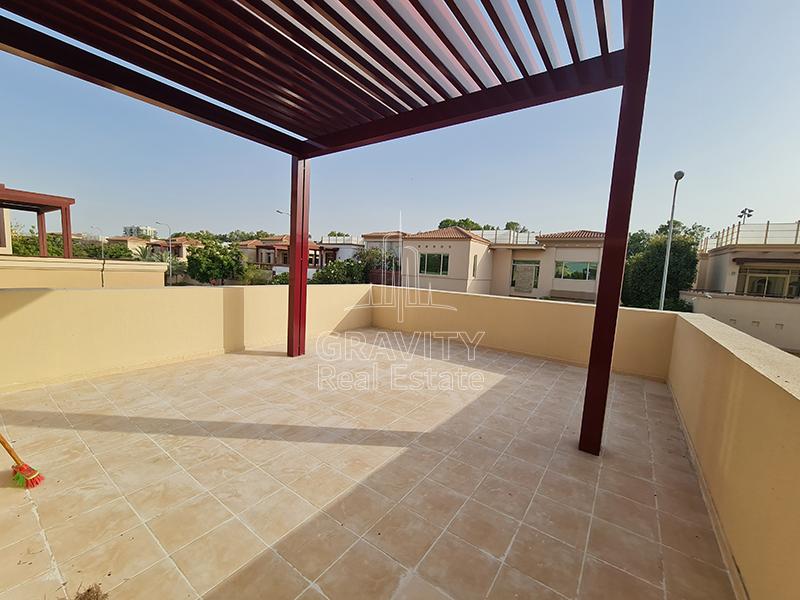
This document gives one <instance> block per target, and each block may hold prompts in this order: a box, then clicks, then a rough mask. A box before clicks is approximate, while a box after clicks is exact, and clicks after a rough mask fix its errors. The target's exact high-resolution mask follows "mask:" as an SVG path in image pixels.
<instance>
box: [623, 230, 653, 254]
mask: <svg viewBox="0 0 800 600" xmlns="http://www.w3.org/2000/svg"><path fill="white" fill-rule="evenodd" d="M652 237H653V234H652V233H649V232H647V231H645V230H644V229H640V230H639V231H634V232H633V233H632V234H630V235H629V236H628V254H627V257H628V258H630V257H631V256H633V255H634V254H639V253H640V252H641V251H642V250H644V249H645V247H646V246H647V244H648V242H649V241H650V239H651V238H652Z"/></svg>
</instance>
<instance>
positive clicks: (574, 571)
mask: <svg viewBox="0 0 800 600" xmlns="http://www.w3.org/2000/svg"><path fill="white" fill-rule="evenodd" d="M582 555H583V554H582V552H579V551H578V550H576V549H575V548H572V547H571V546H568V545H566V544H564V543H563V542H560V541H558V540H556V539H554V538H552V537H550V536H548V535H546V534H544V533H541V532H539V531H536V530H534V529H531V528H530V527H528V526H526V525H522V526H521V527H520V529H519V531H518V532H517V537H516V538H514V542H513V543H512V544H511V548H510V549H509V551H508V555H507V556H506V563H507V564H509V565H510V566H512V567H514V568H515V569H517V570H519V571H521V572H522V573H524V574H525V575H527V576H528V577H531V578H533V579H535V580H537V581H539V582H541V583H543V584H544V585H546V586H547V587H549V588H551V589H553V590H556V591H557V592H559V593H561V594H564V595H565V596H567V597H570V598H571V597H573V596H574V595H575V592H576V590H577V588H578V576H579V574H580V569H581V557H582Z"/></svg>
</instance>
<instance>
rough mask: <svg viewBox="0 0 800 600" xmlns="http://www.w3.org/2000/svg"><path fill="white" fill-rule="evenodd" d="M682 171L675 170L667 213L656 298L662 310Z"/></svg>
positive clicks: (659, 308)
mask: <svg viewBox="0 0 800 600" xmlns="http://www.w3.org/2000/svg"><path fill="white" fill-rule="evenodd" d="M683 176H684V172H683V171H675V175H674V177H675V187H674V188H673V189H672V210H671V211H670V213H669V232H668V233H667V253H666V256H665V257H664V275H663V276H662V277H661V296H660V297H659V299H658V310H664V296H666V294H667V271H668V270H669V251H670V249H671V247H672V227H673V225H674V220H673V218H674V217H675V197H676V196H677V195H678V182H679V181H680V180H681V179H683Z"/></svg>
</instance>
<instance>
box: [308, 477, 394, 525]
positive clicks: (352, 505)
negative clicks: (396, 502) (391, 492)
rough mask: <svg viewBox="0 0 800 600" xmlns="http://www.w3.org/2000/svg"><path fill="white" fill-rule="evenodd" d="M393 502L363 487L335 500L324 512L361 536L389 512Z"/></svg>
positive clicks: (349, 491)
mask: <svg viewBox="0 0 800 600" xmlns="http://www.w3.org/2000/svg"><path fill="white" fill-rule="evenodd" d="M391 507H392V502H391V501H390V500H389V499H388V498H386V497H384V496H382V495H381V494H379V493H378V492H375V491H373V490H371V489H369V488H367V487H365V486H363V485H356V486H355V487H353V488H351V489H349V490H348V491H347V493H345V494H342V495H341V496H339V497H338V498H336V499H334V500H333V501H332V502H331V503H330V504H327V505H326V506H325V507H324V511H325V512H326V513H327V514H329V515H330V516H331V517H333V518H334V519H335V520H336V521H337V522H339V523H341V524H342V525H344V526H345V527H347V528H348V529H349V530H351V531H354V532H355V533H357V534H359V535H361V534H362V533H364V532H365V531H366V530H367V529H369V528H370V527H372V525H373V524H375V523H376V522H377V521H378V520H379V519H380V518H381V517H382V516H383V515H385V514H386V513H387V512H389V509H390V508H391Z"/></svg>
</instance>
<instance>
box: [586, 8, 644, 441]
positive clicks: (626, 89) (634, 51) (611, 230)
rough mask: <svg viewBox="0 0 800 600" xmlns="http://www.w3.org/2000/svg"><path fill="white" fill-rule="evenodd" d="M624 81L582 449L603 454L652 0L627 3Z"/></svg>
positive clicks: (639, 132)
mask: <svg viewBox="0 0 800 600" xmlns="http://www.w3.org/2000/svg"><path fill="white" fill-rule="evenodd" d="M623 18H624V29H625V37H626V42H625V48H626V53H625V82H624V84H623V87H622V102H621V104H620V110H619V124H618V126H617V145H616V151H615V153H614V170H613V173H612V175H611V194H610V198H609V202H608V214H607V216H606V231H605V241H604V242H603V257H602V263H601V271H600V282H599V286H598V290H597V303H596V306H595V312H594V329H593V332H592V346H591V352H590V354H589V372H588V376H587V380H586V396H585V399H584V403H583V419H582V422H581V434H580V442H579V448H580V449H581V450H583V451H584V452H589V453H591V454H595V455H598V454H600V447H601V443H602V439H603V422H604V420H605V412H606V401H607V398H608V384H609V380H610V378H611V358H612V354H613V352H614V336H615V334H616V328H617V316H618V313H619V300H620V295H621V292H622V280H623V274H624V271H625V258H626V256H625V255H626V251H627V246H628V229H629V226H630V216H631V204H632V201H633V187H634V182H635V179H636V161H637V159H638V156H639V141H640V138H641V133H642V118H643V116H644V102H645V95H646V92H647V76H648V71H649V69H650V46H651V35H652V27H653V0H635V1H631V0H624V1H623Z"/></svg>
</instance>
